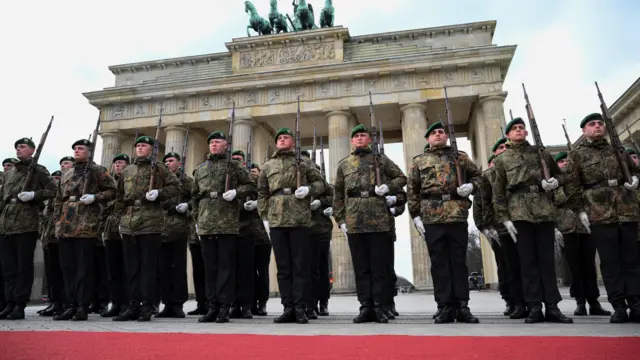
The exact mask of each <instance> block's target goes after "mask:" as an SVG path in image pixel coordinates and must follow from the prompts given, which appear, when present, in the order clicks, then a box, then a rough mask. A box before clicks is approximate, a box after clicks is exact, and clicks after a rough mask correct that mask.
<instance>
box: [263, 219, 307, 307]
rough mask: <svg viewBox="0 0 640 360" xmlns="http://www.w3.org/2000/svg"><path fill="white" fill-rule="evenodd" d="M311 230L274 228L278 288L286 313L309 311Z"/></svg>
mask: <svg viewBox="0 0 640 360" xmlns="http://www.w3.org/2000/svg"><path fill="white" fill-rule="evenodd" d="M310 242H311V229H309V228H306V227H298V228H271V243H272V244H273V253H274V255H275V256H276V268H277V269H278V273H277V277H278V288H279V289H280V298H281V302H282V305H284V308H285V309H288V308H294V307H295V308H298V309H306V307H307V301H308V296H309V293H310V288H311V274H310V270H311V246H310Z"/></svg>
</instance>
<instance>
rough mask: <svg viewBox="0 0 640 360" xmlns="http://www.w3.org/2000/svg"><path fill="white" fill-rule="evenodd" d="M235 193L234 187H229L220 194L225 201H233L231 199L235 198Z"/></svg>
mask: <svg viewBox="0 0 640 360" xmlns="http://www.w3.org/2000/svg"><path fill="white" fill-rule="evenodd" d="M236 194H237V192H236V189H231V190H229V191H225V192H224V194H222V198H223V199H225V200H226V201H233V199H235V198H236Z"/></svg>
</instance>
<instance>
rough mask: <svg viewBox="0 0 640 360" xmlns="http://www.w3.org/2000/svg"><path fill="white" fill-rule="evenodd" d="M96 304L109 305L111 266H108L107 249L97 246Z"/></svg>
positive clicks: (95, 272) (94, 272)
mask: <svg viewBox="0 0 640 360" xmlns="http://www.w3.org/2000/svg"><path fill="white" fill-rule="evenodd" d="M93 257H94V263H93V266H94V268H93V279H94V290H93V298H92V300H93V301H92V302H93V303H94V304H109V266H108V265H107V249H106V248H105V247H104V246H100V245H96V249H95V252H94V254H93Z"/></svg>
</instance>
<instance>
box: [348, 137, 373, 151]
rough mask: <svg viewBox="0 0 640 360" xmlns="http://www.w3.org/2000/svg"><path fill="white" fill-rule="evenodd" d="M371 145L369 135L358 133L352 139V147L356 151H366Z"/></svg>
mask: <svg viewBox="0 0 640 360" xmlns="http://www.w3.org/2000/svg"><path fill="white" fill-rule="evenodd" d="M369 144H371V136H369V134H368V133H357V134H355V135H353V137H352V138H351V146H353V147H354V148H355V149H365V148H367V147H369Z"/></svg>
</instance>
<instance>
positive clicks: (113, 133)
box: [100, 130, 124, 139]
mask: <svg viewBox="0 0 640 360" xmlns="http://www.w3.org/2000/svg"><path fill="white" fill-rule="evenodd" d="M100 137H102V138H107V137H115V138H119V139H123V138H124V135H122V134H121V133H120V132H119V131H117V130H115V131H105V132H101V133H100Z"/></svg>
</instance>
